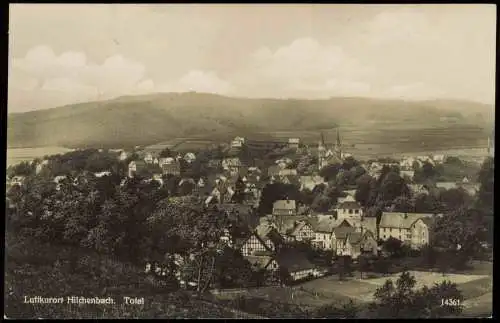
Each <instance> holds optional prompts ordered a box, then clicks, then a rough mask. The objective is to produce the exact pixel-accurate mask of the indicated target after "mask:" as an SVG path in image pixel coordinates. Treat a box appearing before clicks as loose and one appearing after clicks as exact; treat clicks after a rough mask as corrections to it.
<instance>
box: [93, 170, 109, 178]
mask: <svg viewBox="0 0 500 323" xmlns="http://www.w3.org/2000/svg"><path fill="white" fill-rule="evenodd" d="M109 175H111V172H109V171H104V172H94V176H95V177H98V178H100V177H104V176H109Z"/></svg>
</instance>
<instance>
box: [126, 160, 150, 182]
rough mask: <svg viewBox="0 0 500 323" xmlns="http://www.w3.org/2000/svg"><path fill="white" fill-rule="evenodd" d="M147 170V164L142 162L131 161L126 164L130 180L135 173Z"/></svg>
mask: <svg viewBox="0 0 500 323" xmlns="http://www.w3.org/2000/svg"><path fill="white" fill-rule="evenodd" d="M146 168H147V164H146V162H145V161H143V160H133V161H131V162H130V163H129V164H128V177H130V178H132V177H134V176H135V175H136V174H137V173H140V172H142V171H144V170H145V169H146Z"/></svg>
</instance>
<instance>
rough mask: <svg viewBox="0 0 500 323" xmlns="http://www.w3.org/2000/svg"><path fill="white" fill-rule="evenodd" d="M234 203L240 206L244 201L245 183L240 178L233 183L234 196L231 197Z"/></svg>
mask: <svg viewBox="0 0 500 323" xmlns="http://www.w3.org/2000/svg"><path fill="white" fill-rule="evenodd" d="M232 199H233V202H234V203H238V204H241V203H243V201H244V200H245V183H244V182H243V180H242V179H241V176H238V179H237V180H236V183H235V189H234V195H233V197H232Z"/></svg>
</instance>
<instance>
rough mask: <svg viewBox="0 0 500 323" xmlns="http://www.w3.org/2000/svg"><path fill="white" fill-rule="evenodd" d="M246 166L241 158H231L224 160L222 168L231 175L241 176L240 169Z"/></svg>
mask: <svg viewBox="0 0 500 323" xmlns="http://www.w3.org/2000/svg"><path fill="white" fill-rule="evenodd" d="M244 166H246V165H245V164H244V163H243V162H242V161H241V160H240V158H239V157H230V158H225V159H223V160H222V168H223V169H224V170H226V171H228V172H230V173H231V174H239V172H240V169H241V168H242V167H244Z"/></svg>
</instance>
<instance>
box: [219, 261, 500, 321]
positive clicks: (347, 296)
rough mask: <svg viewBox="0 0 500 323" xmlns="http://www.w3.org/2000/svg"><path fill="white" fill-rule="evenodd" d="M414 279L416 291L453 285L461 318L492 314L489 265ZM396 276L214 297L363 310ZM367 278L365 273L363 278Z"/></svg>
mask: <svg viewBox="0 0 500 323" xmlns="http://www.w3.org/2000/svg"><path fill="white" fill-rule="evenodd" d="M411 274H412V275H414V276H415V278H416V280H417V288H421V287H423V286H424V285H426V286H428V287H432V286H433V285H434V284H435V283H440V282H442V281H444V280H448V281H451V282H454V283H456V284H457V285H458V288H459V289H460V290H461V291H462V294H463V295H464V298H465V301H464V303H463V305H464V306H465V310H464V313H463V316H474V315H476V316H478V315H479V316H480V315H487V313H491V312H492V308H493V305H492V304H493V299H492V297H491V296H492V288H493V278H492V274H493V266H492V263H488V262H475V263H474V264H473V267H472V268H470V269H468V270H467V271H464V272H461V273H453V274H451V273H446V274H445V275H444V276H443V274H441V273H436V272H424V271H412V272H411ZM399 275H400V273H396V274H392V275H389V276H384V277H377V278H364V279H361V278H359V273H355V274H354V277H351V278H350V279H348V280H339V278H338V276H336V275H332V276H326V277H323V278H320V279H315V280H311V281H307V282H304V283H301V284H299V285H296V286H292V287H279V286H276V287H265V288H259V289H252V290H248V291H241V292H239V293H230V294H229V293H228V294H221V295H217V297H218V298H219V299H221V300H226V301H228V300H231V299H236V298H239V297H245V298H248V299H260V300H262V301H263V302H275V303H276V304H287V305H289V306H298V307H300V308H303V309H313V308H319V307H321V306H324V305H329V304H336V305H339V304H346V303H347V302H349V301H350V300H352V301H353V302H354V303H355V304H358V305H359V306H361V307H364V306H365V305H366V304H367V303H369V302H371V301H373V294H374V293H375V291H376V290H377V288H379V287H380V286H382V285H383V284H384V283H385V281H386V280H388V279H391V280H392V281H393V282H394V283H395V282H396V280H397V279H398V277H399ZM367 276H371V275H369V274H365V277H367Z"/></svg>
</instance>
